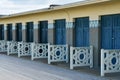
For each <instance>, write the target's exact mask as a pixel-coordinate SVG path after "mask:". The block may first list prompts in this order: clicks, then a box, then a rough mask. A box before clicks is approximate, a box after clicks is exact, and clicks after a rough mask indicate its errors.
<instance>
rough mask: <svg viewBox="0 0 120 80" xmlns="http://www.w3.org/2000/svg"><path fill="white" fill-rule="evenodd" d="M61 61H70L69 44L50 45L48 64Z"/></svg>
mask: <svg viewBox="0 0 120 80" xmlns="http://www.w3.org/2000/svg"><path fill="white" fill-rule="evenodd" d="M61 61H66V63H68V45H48V64H50V63H51V62H61Z"/></svg>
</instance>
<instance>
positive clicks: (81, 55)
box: [70, 46, 93, 69]
mask: <svg viewBox="0 0 120 80" xmlns="http://www.w3.org/2000/svg"><path fill="white" fill-rule="evenodd" d="M80 66H90V68H92V67H93V47H92V46H90V47H70V69H73V68H74V67H80Z"/></svg>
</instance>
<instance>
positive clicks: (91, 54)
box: [90, 46, 93, 68]
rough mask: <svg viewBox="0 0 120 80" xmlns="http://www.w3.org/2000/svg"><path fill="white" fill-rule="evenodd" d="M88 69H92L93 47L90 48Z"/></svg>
mask: <svg viewBox="0 0 120 80" xmlns="http://www.w3.org/2000/svg"><path fill="white" fill-rule="evenodd" d="M90 56H91V59H90V68H93V46H90Z"/></svg>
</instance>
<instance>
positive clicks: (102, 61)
mask: <svg viewBox="0 0 120 80" xmlns="http://www.w3.org/2000/svg"><path fill="white" fill-rule="evenodd" d="M101 76H104V49H101Z"/></svg>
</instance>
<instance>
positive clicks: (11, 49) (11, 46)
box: [7, 41, 18, 55]
mask: <svg viewBox="0 0 120 80" xmlns="http://www.w3.org/2000/svg"><path fill="white" fill-rule="evenodd" d="M7 46H8V47H7V55H10V54H18V42H15V41H8V42H7Z"/></svg>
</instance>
